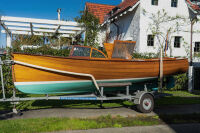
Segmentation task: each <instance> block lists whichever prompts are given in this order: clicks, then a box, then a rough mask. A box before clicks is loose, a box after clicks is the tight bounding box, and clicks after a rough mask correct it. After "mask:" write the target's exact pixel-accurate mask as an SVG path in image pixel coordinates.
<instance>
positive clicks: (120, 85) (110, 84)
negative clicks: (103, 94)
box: [98, 82, 132, 87]
mask: <svg viewBox="0 0 200 133" xmlns="http://www.w3.org/2000/svg"><path fill="white" fill-rule="evenodd" d="M130 85H132V83H131V82H126V83H98V86H99V87H123V86H130Z"/></svg>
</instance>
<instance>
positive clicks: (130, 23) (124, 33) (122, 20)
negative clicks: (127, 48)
mask: <svg viewBox="0 0 200 133" xmlns="http://www.w3.org/2000/svg"><path fill="white" fill-rule="evenodd" d="M139 20H140V7H139V6H138V7H136V9H135V10H133V11H130V12H127V14H125V15H123V16H119V17H118V19H117V20H115V21H114V23H115V24H116V25H118V26H119V36H118V39H119V40H124V41H125V40H130V41H136V42H137V43H136V49H138V47H139V42H140V40H139V31H140V29H139V28H140V26H139V25H140V21H139ZM114 23H111V24H110V25H109V30H110V39H109V42H111V43H113V42H114V40H116V39H117V27H116V25H115V24H114Z"/></svg>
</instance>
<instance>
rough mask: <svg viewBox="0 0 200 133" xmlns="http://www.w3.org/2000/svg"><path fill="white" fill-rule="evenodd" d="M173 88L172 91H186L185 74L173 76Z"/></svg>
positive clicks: (186, 78)
mask: <svg viewBox="0 0 200 133" xmlns="http://www.w3.org/2000/svg"><path fill="white" fill-rule="evenodd" d="M174 79H175V87H174V88H172V90H187V88H188V76H187V74H186V73H184V74H179V75H176V76H174Z"/></svg>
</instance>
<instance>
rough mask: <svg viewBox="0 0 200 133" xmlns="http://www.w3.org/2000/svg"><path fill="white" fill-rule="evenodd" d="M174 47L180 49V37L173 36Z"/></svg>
mask: <svg viewBox="0 0 200 133" xmlns="http://www.w3.org/2000/svg"><path fill="white" fill-rule="evenodd" d="M174 47H175V48H180V47H181V37H180V36H175V38H174Z"/></svg>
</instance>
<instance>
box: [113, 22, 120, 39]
mask: <svg viewBox="0 0 200 133" xmlns="http://www.w3.org/2000/svg"><path fill="white" fill-rule="evenodd" d="M113 24H114V25H115V27H116V28H117V39H116V40H119V25H117V24H116V23H115V22H113Z"/></svg>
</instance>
